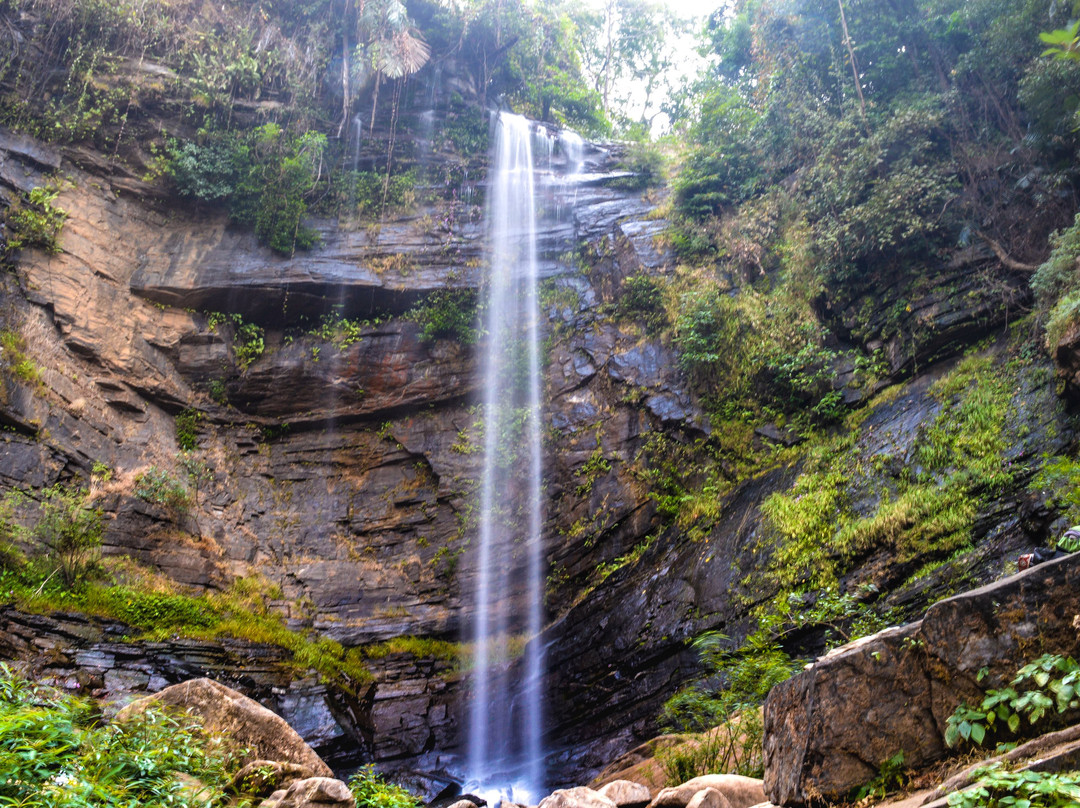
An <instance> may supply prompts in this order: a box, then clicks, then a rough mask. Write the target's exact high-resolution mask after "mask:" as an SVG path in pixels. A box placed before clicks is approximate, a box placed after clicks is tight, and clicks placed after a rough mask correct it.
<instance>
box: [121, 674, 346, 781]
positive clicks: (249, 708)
mask: <svg viewBox="0 0 1080 808" xmlns="http://www.w3.org/2000/svg"><path fill="white" fill-rule="evenodd" d="M155 706H162V707H166V708H169V707H171V708H174V709H176V710H179V711H181V712H185V713H188V714H190V715H192V716H195V717H196V718H198V719H200V720H201V722H202V725H203V729H204V730H206V732H208V733H210V734H211V735H221V736H223V737H225V738H227V739H228V740H229V741H230V742H231V743H232V744H234V745H235V747H236V748H237V749H238V750H242V749H246V750H247V754H245V755H244V756H243V758H242V759H241V762H243V763H247V762H249V761H252V760H259V759H262V760H273V761H277V762H280V763H295V764H297V765H298V766H302V767H304V768H305V770H306V771H309V772H311V773H313V774H314V775H317V776H319V777H327V778H328V777H332V776H333V774H334V773H333V772H332V771H331V770H330V767H329V766H327V765H326V764H325V763H324V762H323V760H322V758H320V757H319V756H318V755H317V754H316V753H315V750H314V749H312V748H311V747H310V746H308V745H307V744H306V743H304V739H303V738H301V737H300V735H299V734H297V732H296V730H294V729H293V728H292V727H290V726H289V725H288V724H287V723H285V720H284V719H283V718H281V717H280V716H278V715H275V714H274V713H273V712H271V711H270V710H268V709H266V708H265V707H263V706H262V705H261V704H259V703H258V702H257V701H255V700H254V699H249V698H248V697H247V696H245V695H244V694H242V693H237V692H236V691H235V690H233V689H231V688H228V687H225V685H223V684H221V683H219V682H215V681H214V680H213V679H191V680H189V681H187V682H181V683H180V684H178V685H172V686H171V687H167V688H165V689H164V690H162V691H161V692H160V693H156V694H154V695H153V696H147V697H146V698H142V699H139V700H138V701H133V702H132V703H131V704H129V705H128V706H127V707H125V708H124V709H123V710H121V711H120V712H119V713H117V715H116V720H117V721H123V720H125V719H126V718H129V717H131V716H133V715H136V714H138V713H141V712H143V711H144V710H146V709H148V708H150V707H155Z"/></svg>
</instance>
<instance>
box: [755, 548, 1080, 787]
mask: <svg viewBox="0 0 1080 808" xmlns="http://www.w3.org/2000/svg"><path fill="white" fill-rule="evenodd" d="M1078 615H1080V555H1072V556H1067V557H1065V558H1061V559H1058V560H1056V561H1051V562H1047V563H1045V564H1041V565H1038V566H1036V567H1033V568H1031V569H1029V570H1027V571H1025V572H1022V573H1019V574H1017V575H1014V576H1012V577H1010V578H1007V579H1004V580H1002V581H999V582H997V583H994V584H990V585H988V586H984V587H982V588H979V589H976V590H973V591H971V592H967V593H965V594H962V595H957V596H955V597H952V598H949V599H947V600H943V601H940V602H938V603H935V604H934V605H933V606H931V607H930V609H929V610H928V611H927V613H926V616H925V617H924V618H923V619H922V620H921V621H919V622H917V623H913V624H910V625H907V626H903V627H900V628H895V629H889V630H886V631H884V632H882V633H880V634H876V635H874V636H872V637H867V638H864V639H862V640H859V641H857V642H855V643H853V644H851V645H848V646H843V647H841V648H838V649H836V650H834V651H832V652H830V653H829V654H828V655H826V656H825V657H823V658H822V659H820V660H818V661H817V662H816V663H815V664H814V665H812V666H811V667H809V668H808V669H807V670H806V671H804V672H802V673H800V674H798V675H797V676H795V677H793V678H792V679H790V680H788V681H787V682H784V683H782V684H780V685H777V686H776V687H775V688H774V689H773V691H772V692H771V693H770V694H769V698H768V700H767V701H766V703H765V790H766V793H767V795H768V797H769V799H770V800H772V801H773V802H775V803H778V804H784V805H802V804H805V803H807V802H809V801H810V800H811V798H816V797H823V798H825V799H836V798H840V797H842V796H843V795H845V794H847V793H848V792H849V791H850V790H851V789H853V788H856V787H858V786H860V785H862V784H864V783H866V782H867V781H869V780H871V779H872V778H873V777H874V776H875V775H876V774H877V771H878V768H879V767H880V766H881V765H882V764H883V763H884V762H886V761H887V760H889V759H890V758H891V757H893V756H894V755H896V754H897V753H898V752H903V754H904V763H905V765H906V766H911V767H918V766H920V765H923V764H926V763H929V762H931V761H934V760H936V759H938V758H940V757H941V756H942V755H943V754H944V752H945V744H944V740H943V734H944V730H945V725H946V720H947V719H948V717H949V716H950V715H951V714H952V713H953V711H954V710H955V708H956V707H957V705H958V704H960V703H961V702H962V701H968V702H975V701H977V700H978V699H980V698H981V697H982V693H983V692H984V689H985V688H990V687H1001V686H1002V685H1003V684H1005V683H1006V682H1007V681H1009V680H1010V679H1011V678H1012V676H1013V674H1014V673H1015V671H1016V669H1017V668H1019V667H1020V666H1022V665H1023V664H1025V663H1026V662H1028V661H1030V660H1031V659H1033V658H1035V657H1037V656H1039V655H1041V654H1043V653H1061V654H1070V655H1075V654H1076V653H1077V651H1078V650H1080V638H1078V634H1077V631H1076V627H1075V626H1076V622H1077V619H1078V617H1077V616H1078ZM983 669H985V675H984V678H983V680H982V682H981V683H980V682H979V681H978V678H979V671H981V670H983Z"/></svg>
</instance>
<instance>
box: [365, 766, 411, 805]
mask: <svg viewBox="0 0 1080 808" xmlns="http://www.w3.org/2000/svg"><path fill="white" fill-rule="evenodd" d="M349 790H350V791H352V793H353V796H354V797H355V798H356V808H420V806H421V805H422V803H421V801H420V799H419V798H417V797H414V796H413V795H412V794H410V793H409V792H408V790H406V789H405V788H402V787H401V786H399V785H395V784H394V783H390V782H388V781H387V780H386V779H385V778H384V777H383V776H382V775H380V774H379V773H378V772H376V771H375V767H374V766H373V765H372V764H370V763H369V764H368V765H366V766H361V767H360V769H359V770H358V771H357V772H356V774H354V775H353V776H352V777H351V778H350V779H349Z"/></svg>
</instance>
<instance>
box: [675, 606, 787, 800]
mask: <svg viewBox="0 0 1080 808" xmlns="http://www.w3.org/2000/svg"><path fill="white" fill-rule="evenodd" d="M694 648H696V649H697V651H698V654H699V656H700V658H701V661H702V663H703V665H704V666H705V675H704V677H703V680H702V681H701V682H699V683H697V684H693V685H690V686H688V687H684V688H682V689H681V690H679V691H678V692H677V693H676V694H675V695H674V696H672V697H671V698H670V699H668V700H667V701H666V702H665V703H664V709H663V714H662V718H663V720H664V721H665V723H667V724H668V725H669V726H671V727H674V728H676V729H678V730H682V731H688V730H689V731H698V732H699V733H700V734H699V736H698V738H697V741H696V742H695V743H692V744H689V745H687V746H683V747H681V748H680V749H675V750H672V752H670V753H669V754H667V755H666V756H661V764H662V765H663V767H664V769H665V773H666V774H667V776H668V779H669V783H671V784H673V785H674V784H677V783H679V782H685V779H688V778H689V777H697V776H698V775H702V774H710V773H715V772H716V771H731V770H734V771H736V772H738V773H739V774H745V775H749V776H760V774H761V765H762V762H761V761H762V757H761V743H762V738H763V732H764V729H763V726H762V723H761V718H760V713H759V708H760V705H761V704H762V702H764V700H765V697H766V696H767V695H768V694H769V691H770V690H771V689H772V688H773V686H774V685H776V684H779V683H780V682H783V681H785V680H786V679H789V678H790V677H791V676H792V674H794V673H795V671H796V670H798V668H799V663H798V662H797V661H796V660H793V659H791V658H790V657H789V656H788V655H787V654H786V653H784V651H783V650H782V649H781V648H780V646H779V645H778V644H777V643H776V641H775V639H774V638H773V637H772V633H771V630H770V628H769V627H768V626H763V627H762V628H760V629H759V630H758V631H756V632H754V633H753V634H751V635H750V636H749V637H747V639H746V642H745V643H744V644H743V645H742V646H741V647H739V648H737V649H732V648H730V647H729V646H728V637H726V636H724V635H723V634H720V633H717V632H707V633H705V634H703V635H701V636H700V637H698V638H697V639H696V640H694Z"/></svg>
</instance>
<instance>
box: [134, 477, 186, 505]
mask: <svg viewBox="0 0 1080 808" xmlns="http://www.w3.org/2000/svg"><path fill="white" fill-rule="evenodd" d="M135 496H137V497H138V498H139V499H142V500H145V501H146V502H152V503H154V504H155V505H163V506H165V507H166V508H168V509H169V510H170V511H173V512H174V513H183V512H186V511H187V509H188V508H189V507H191V496H190V495H189V494H188V491H187V489H186V488H184V486H183V484H182V483H181V482H180V481H179V480H178V479H176V478H175V477H174V476H173V475H171V474H170V473H169V472H167V471H165V469H161V468H158V467H157V466H150V467H149V468H148V469H146V470H145V471H143V472H141V473H140V474H139V475H138V476H137V477H136V478H135Z"/></svg>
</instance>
